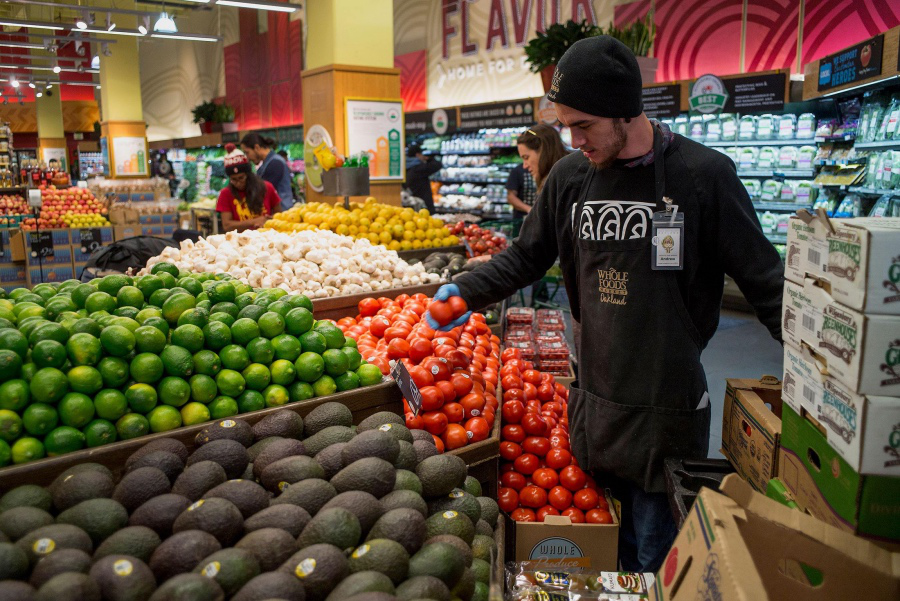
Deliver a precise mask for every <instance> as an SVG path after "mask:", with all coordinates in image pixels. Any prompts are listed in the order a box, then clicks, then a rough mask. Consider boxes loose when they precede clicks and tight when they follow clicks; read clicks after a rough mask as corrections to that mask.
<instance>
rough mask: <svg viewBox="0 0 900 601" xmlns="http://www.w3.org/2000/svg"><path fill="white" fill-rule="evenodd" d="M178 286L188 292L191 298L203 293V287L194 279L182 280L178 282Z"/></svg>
mask: <svg viewBox="0 0 900 601" xmlns="http://www.w3.org/2000/svg"><path fill="white" fill-rule="evenodd" d="M178 285H179V286H180V287H182V288H184V289H185V290H187V291H188V293H189V294H190V295H191V296H197V295H198V294H200V293H201V292H203V286H202V285H201V284H200V282H198V281H197V280H195V279H194V278H190V277H188V278H181V279H180V280H178Z"/></svg>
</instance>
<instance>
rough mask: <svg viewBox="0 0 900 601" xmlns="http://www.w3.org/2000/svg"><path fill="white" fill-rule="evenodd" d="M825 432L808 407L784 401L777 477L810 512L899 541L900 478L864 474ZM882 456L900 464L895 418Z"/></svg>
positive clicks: (882, 538)
mask: <svg viewBox="0 0 900 601" xmlns="http://www.w3.org/2000/svg"><path fill="white" fill-rule="evenodd" d="M823 432H824V427H823V426H822V425H821V424H819V423H818V422H817V420H815V418H814V417H812V416H811V415H809V413H808V412H807V411H803V412H802V415H800V414H798V413H797V412H795V411H794V410H793V409H791V408H790V406H788V405H785V407H784V408H783V413H782V420H781V466H780V468H779V472H778V477H779V478H780V479H781V481H782V482H784V485H785V486H786V487H787V489H788V490H790V491H791V494H792V495H793V496H794V500H795V501H796V502H797V504H798V505H799V506H800V507H801V508H802V509H803V510H805V511H806V512H808V513H809V514H810V515H813V516H815V517H817V518H819V519H820V520H823V521H824V522H827V523H829V524H831V525H832V526H835V527H837V528H840V529H842V530H846V531H848V532H852V533H854V534H859V535H861V536H865V537H867V538H870V539H872V540H873V541H876V542H878V543H879V544H891V545H900V519H897V516H900V478H897V477H893V476H867V475H863V474H860V473H859V472H858V471H856V470H854V469H853V467H852V466H851V465H850V464H849V463H847V461H846V460H845V459H844V458H843V457H841V455H840V453H838V452H837V450H835V449H834V448H833V447H832V446H831V445H830V444H828V439H827V438H826V436H825V435H824V434H823ZM882 460H883V461H885V463H886V464H887V463H890V464H896V463H900V424H897V423H896V422H895V423H894V424H892V425H891V435H890V437H889V438H888V440H886V441H885V449H884V454H883V456H882ZM898 548H900V546H898ZM894 598H897V597H894Z"/></svg>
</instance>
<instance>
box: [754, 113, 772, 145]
mask: <svg viewBox="0 0 900 601" xmlns="http://www.w3.org/2000/svg"><path fill="white" fill-rule="evenodd" d="M776 119H777V117H776V116H775V115H760V116H759V119H758V120H757V121H756V139H757V140H771V139H772V138H774V137H775V127H776V125H775V121H776Z"/></svg>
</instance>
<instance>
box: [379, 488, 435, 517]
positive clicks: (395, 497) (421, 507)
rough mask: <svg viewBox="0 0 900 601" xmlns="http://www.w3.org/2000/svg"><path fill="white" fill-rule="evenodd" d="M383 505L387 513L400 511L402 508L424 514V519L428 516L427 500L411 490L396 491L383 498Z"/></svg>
mask: <svg viewBox="0 0 900 601" xmlns="http://www.w3.org/2000/svg"><path fill="white" fill-rule="evenodd" d="M381 505H382V506H383V507H384V510H385V511H391V510H392V509H399V508H401V507H404V508H407V509H415V510H416V511H418V512H419V513H421V514H422V517H423V518H424V517H427V516H428V504H427V503H426V502H425V499H423V498H422V497H420V496H419V495H418V494H416V493H415V492H413V491H411V490H394V491H391V492H389V493H388V494H386V495H384V496H383V497H381Z"/></svg>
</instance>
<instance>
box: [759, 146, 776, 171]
mask: <svg viewBox="0 0 900 601" xmlns="http://www.w3.org/2000/svg"><path fill="white" fill-rule="evenodd" d="M777 160H778V149H777V148H775V147H774V146H763V147H762V148H760V149H759V157H758V158H757V160H756V166H757V167H758V168H759V169H772V168H773V167H775V164H776V161H777Z"/></svg>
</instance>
